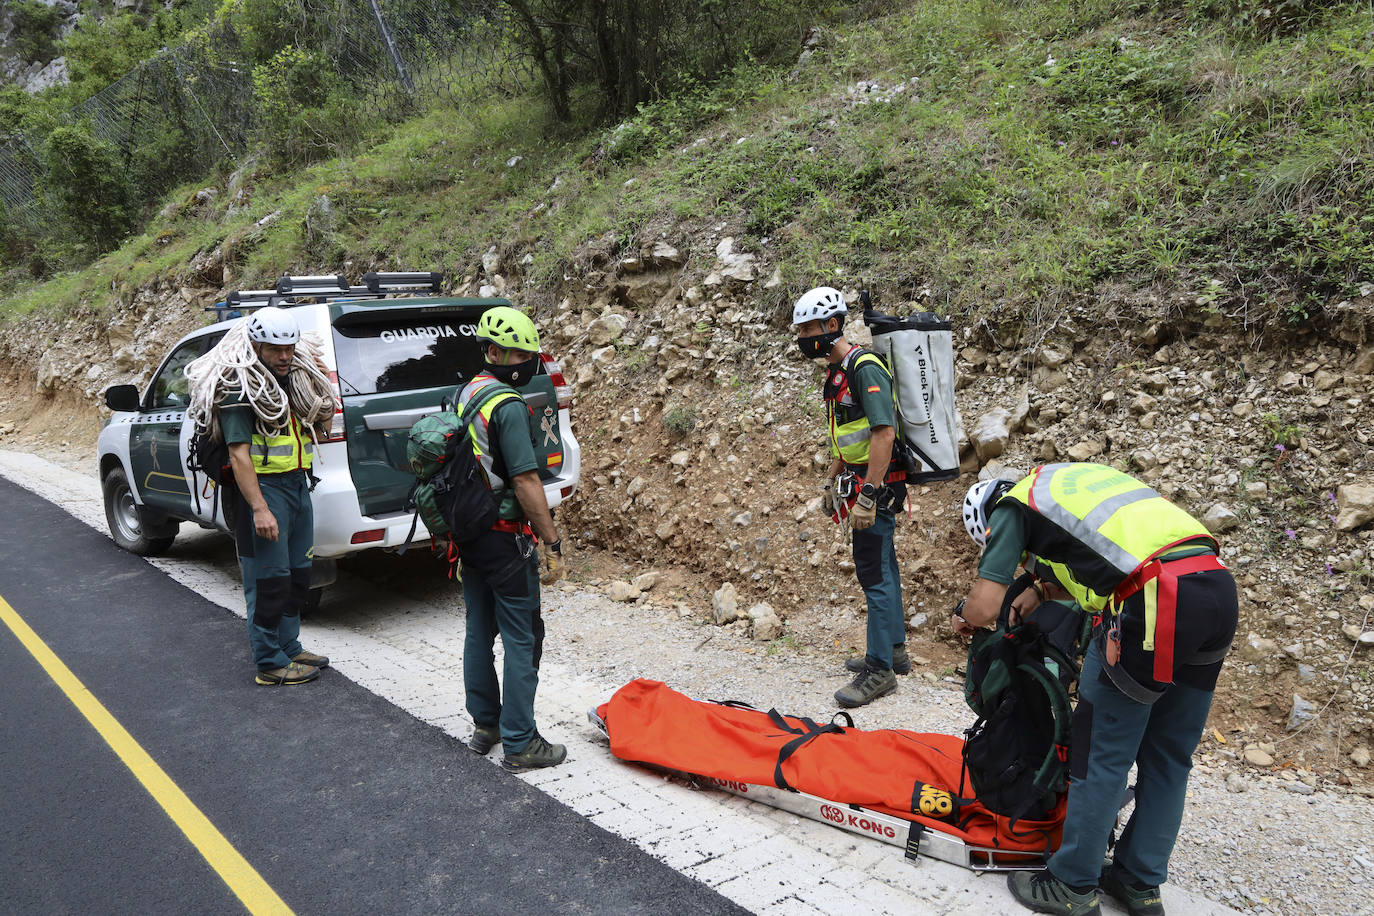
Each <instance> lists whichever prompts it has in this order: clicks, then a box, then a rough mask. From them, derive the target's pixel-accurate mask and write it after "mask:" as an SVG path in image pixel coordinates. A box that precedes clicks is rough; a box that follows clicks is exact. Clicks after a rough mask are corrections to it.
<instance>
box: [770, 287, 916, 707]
mask: <svg viewBox="0 0 1374 916" xmlns="http://www.w3.org/2000/svg"><path fill="white" fill-rule="evenodd" d="M847 314H848V309H847V308H846V307H845V303H844V295H843V294H842V293H841V292H840V291H839V290H837V289H832V288H831V287H828V286H821V287H817V288H816V289H813V290H811V291H810V292H808V293H806V294H805V295H803V296H802V297H801V298H800V299H798V300H797V302H796V305H795V306H794V307H793V309H792V324H793V325H794V326H795V327H796V328H797V333H798V337H797V346H798V348H800V350H801V352H802V355H803V356H805V357H806V358H807V359H820V358H824V359H825V360H826V361H827V363H828V364H829V365H828V371H827V373H826V377H825V389H824V392H823V397H824V399H825V414H826V421H827V422H826V425H827V431H828V435H829V439H830V453H831V456H832V461H831V463H830V468H829V470H828V472H827V474H826V482H825V485H824V486H823V487H822V489H821V495H822V509H823V511H825V512H827V513H829V514H830V515H831V516H832V517H833V518H834V519H835V521H836V522H841V521H843V520H847V522H848V525H849V527H850V528H851V529H852V531H853V544H854V574H855V576H856V577H857V578H858V580H859V585H860V586H861V587H862V588H863V590H864V598H865V600H866V602H867V604H868V632H867V634H866V646H865V654H864V655H863V657H861V658H852V659H849V660H848V661H846V662H845V667H846V668H848V669H849V670H851V671H855V672H857V673H856V675H855V677H854V680H853V681H852V682H851V683H850V684H849V685H848V686H846V687H842V688H840V689H839V690H838V691H836V692H835V702H837V703H839V704H840V705H841V706H846V707H855V706H863V705H865V704H867V703H871V702H873V701H874V700H876V699H877V698H878V697H881V696H884V695H885V694H889V693H891V692H892V691H894V690H896V689H897V678H896V677H895V676H894V671H895V672H896V673H898V674H907V673H908V672H910V671H911V661H910V659H909V658H908V657H907V652H906V617H905V615H904V614H903V612H902V583H901V577H900V573H899V571H898V569H897V551H896V547H895V545H894V544H893V531H894V529H895V527H896V513H897V512H898V511H900V510H901V507H902V504H903V503H904V502H905V501H906V482H905V481H906V473H905V472H904V471H902V470H900V469H898V466H897V463H896V462H895V461H894V459H893V445H894V443H895V441H896V430H895V427H894V401H893V395H892V376H891V374H890V373H889V372H888V370H887V366H886V365H885V364H884V363H883V361H882V360H881V359H880V358H879V357H877V356H875V355H874V354H872V353H870V352H869V351H867V350H865V349H863V348H862V347H856V346H854V345H853V344H851V343H850V342H849V341H847V340H846V339H845V337H844V320H845V316H846V315H847Z"/></svg>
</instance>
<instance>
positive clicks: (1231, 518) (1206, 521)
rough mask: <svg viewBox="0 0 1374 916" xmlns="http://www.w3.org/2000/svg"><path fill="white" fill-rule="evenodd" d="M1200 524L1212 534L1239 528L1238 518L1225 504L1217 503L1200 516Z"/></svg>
mask: <svg viewBox="0 0 1374 916" xmlns="http://www.w3.org/2000/svg"><path fill="white" fill-rule="evenodd" d="M1202 524H1203V525H1205V526H1206V527H1207V530H1208V531H1210V532H1212V533H1213V534H1220V533H1221V532H1223V531H1233V530H1235V529H1236V528H1239V527H1240V518H1239V517H1238V516H1237V515H1236V513H1234V512H1232V511H1231V510H1230V509H1229V508H1227V507H1226V506H1224V505H1222V504H1221V503H1217V504H1216V505H1215V506H1213V507H1212V508H1210V509H1208V510H1207V514H1206V515H1204V516H1203V517H1202Z"/></svg>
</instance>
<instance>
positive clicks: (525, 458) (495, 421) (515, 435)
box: [487, 398, 539, 520]
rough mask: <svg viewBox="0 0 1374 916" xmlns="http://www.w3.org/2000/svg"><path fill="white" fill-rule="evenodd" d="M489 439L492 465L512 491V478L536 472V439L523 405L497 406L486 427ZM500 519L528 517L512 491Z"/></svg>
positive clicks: (503, 500)
mask: <svg viewBox="0 0 1374 916" xmlns="http://www.w3.org/2000/svg"><path fill="white" fill-rule="evenodd" d="M487 437H488V439H489V441H491V442H492V443H493V444H494V445H495V446H496V448H495V454H494V455H493V456H492V464H493V466H494V470H495V471H496V473H497V474H498V475H499V476H500V477H501V478H502V479H504V480H505V481H506V485H507V487H510V486H511V484H510V481H511V478H512V477H514V476H515V475H517V474H524V473H526V472H527V471H537V470H538V469H539V460H538V459H537V458H536V457H535V456H534V436H533V434H532V433H531V431H530V409H529V407H527V406H526V405H525V402H524V401H521V400H517V399H515V398H508V399H507V400H505V401H502V402H501V403H500V404H497V405H496V408H495V409H494V410H493V411H492V414H491V424H490V425H489V426H488V427H487ZM500 515H501V518H503V519H507V520H517V519H522V518H524V517H525V511H524V509H522V508H521V507H520V501H519V500H517V499H516V498H515V490H514V488H513V487H511V488H510V489H508V490H507V491H506V493H505V494H504V495H503V496H502V498H501V510H500Z"/></svg>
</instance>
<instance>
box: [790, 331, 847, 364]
mask: <svg viewBox="0 0 1374 916" xmlns="http://www.w3.org/2000/svg"><path fill="white" fill-rule="evenodd" d="M842 333H844V332H843V331H831V332H830V333H829V334H819V335H817V336H815V337H798V338H797V349H799V350H801V352H802V356H805V357H806V358H807V359H819V358H820V357H822V356H829V355H830V351H831V350H833V349H834V348H835V341H837V340H839V339H840V335H841V334H842Z"/></svg>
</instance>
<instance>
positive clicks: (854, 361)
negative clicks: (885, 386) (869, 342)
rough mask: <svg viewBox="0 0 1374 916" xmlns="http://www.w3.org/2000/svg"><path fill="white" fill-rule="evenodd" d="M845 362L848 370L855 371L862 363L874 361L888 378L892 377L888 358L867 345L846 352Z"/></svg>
mask: <svg viewBox="0 0 1374 916" xmlns="http://www.w3.org/2000/svg"><path fill="white" fill-rule="evenodd" d="M844 362H845V364H846V367H845V371H846V372H853V371H854V370H855V369H856V368H858V367H859V366H861V365H867V364H869V363H872V364H874V365H876V366H877V367H878V368H879V369H882V370H883V374H884V375H886V376H887V377H888V378H892V370H891V369H889V368H888V367H887V360H885V359H883V358H882V357H881V356H879V355H878V354H877V353H874V352H873V351H872V350H869V349H868V348H866V347H855V348H854V349H852V350H850V351H849V352H848V353H846V354H845V357H844Z"/></svg>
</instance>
